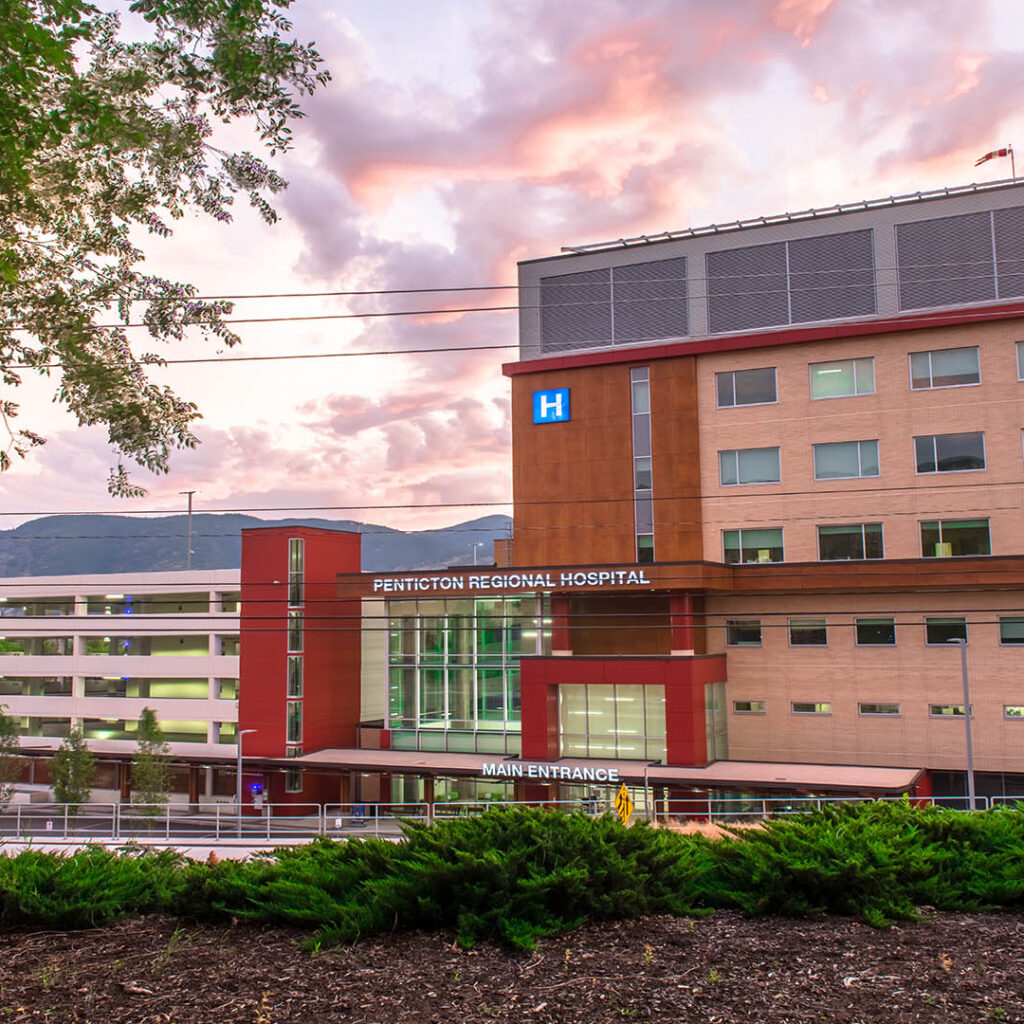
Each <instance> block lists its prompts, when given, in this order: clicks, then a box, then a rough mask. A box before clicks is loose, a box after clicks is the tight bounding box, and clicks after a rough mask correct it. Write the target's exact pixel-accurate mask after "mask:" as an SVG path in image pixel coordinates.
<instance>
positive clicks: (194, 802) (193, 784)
mask: <svg viewBox="0 0 1024 1024" xmlns="http://www.w3.org/2000/svg"><path fill="white" fill-rule="evenodd" d="M201 772H202V768H201V767H200V766H199V765H197V764H190V765H189V766H188V805H189V811H190V812H191V813H193V814H194V813H195V812H196V811H198V810H199V779H200V775H201Z"/></svg>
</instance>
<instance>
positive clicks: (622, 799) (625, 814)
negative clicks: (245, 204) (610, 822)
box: [615, 783, 633, 825]
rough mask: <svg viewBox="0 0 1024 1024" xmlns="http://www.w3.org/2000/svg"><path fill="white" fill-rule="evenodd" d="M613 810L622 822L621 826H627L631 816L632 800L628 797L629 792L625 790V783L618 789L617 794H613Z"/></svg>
mask: <svg viewBox="0 0 1024 1024" xmlns="http://www.w3.org/2000/svg"><path fill="white" fill-rule="evenodd" d="M615 810H616V812H617V813H618V815H619V818H620V819H621V820H622V824H623V825H628V824H629V819H630V818H631V817H632V816H633V798H632V797H631V796H630V795H629V790H628V789H626V784H625V783H623V784H622V785H621V786H620V787H619V791H618V793H616V794H615Z"/></svg>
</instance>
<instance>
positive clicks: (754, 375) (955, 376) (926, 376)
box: [715, 341, 1024, 409]
mask: <svg viewBox="0 0 1024 1024" xmlns="http://www.w3.org/2000/svg"><path fill="white" fill-rule="evenodd" d="M1016 348H1017V379H1018V380H1022V381H1024V341H1018V342H1017V343H1016ZM908 375H909V381H910V390H911V391H930V390H934V389H935V388H958V387H966V386H969V385H972V384H980V383H981V356H980V354H979V352H978V348H977V346H967V347H964V348H946V349H931V350H928V351H925V352H911V353H910V354H909V356H908ZM808 377H809V388H810V396H811V398H812V399H821V398H856V397H859V396H861V395H873V394H874V393H875V360H874V358H873V357H872V356H865V357H863V358H859V359H834V360H831V361H829V362H823V363H810V364H809V365H808ZM715 391H716V394H717V396H718V407H719V409H729V408H733V407H735V406H739V405H772V404H774V403H775V402H778V400H779V389H778V379H777V373H776V368H775V367H774V366H762V367H758V368H757V369H753V370H726V371H724V372H722V373H716V374H715Z"/></svg>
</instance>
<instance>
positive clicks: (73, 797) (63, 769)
mask: <svg viewBox="0 0 1024 1024" xmlns="http://www.w3.org/2000/svg"><path fill="white" fill-rule="evenodd" d="M52 770H53V795H54V798H55V799H56V801H57V803H59V804H84V803H88V802H89V794H90V793H91V792H92V779H93V775H95V773H96V759H95V758H94V757H93V756H92V751H91V750H90V749H89V744H88V743H86V741H85V736H83V735H82V730H81V729H80V728H79V727H78V726H76V727H75V728H74V729H72V730H71V732H70V733H69V735H68V738H67V739H66V740H64V742H63V743H62V744H61V745H60V747H59V748H58V750H57V753H56V754H55V755H54V757H53V769H52ZM73 813H74V812H73Z"/></svg>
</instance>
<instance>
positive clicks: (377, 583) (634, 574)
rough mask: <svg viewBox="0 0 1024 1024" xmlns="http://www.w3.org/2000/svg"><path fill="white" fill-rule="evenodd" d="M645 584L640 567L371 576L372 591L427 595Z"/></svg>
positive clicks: (376, 592) (645, 574) (636, 585)
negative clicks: (453, 592) (457, 591)
mask: <svg viewBox="0 0 1024 1024" xmlns="http://www.w3.org/2000/svg"><path fill="white" fill-rule="evenodd" d="M606 586H618V587H649V586H651V580H650V579H648V577H647V573H646V572H645V571H644V570H643V569H580V570H573V569H567V570H565V571H557V572H552V571H549V570H539V571H537V572H529V571H521V572H472V573H451V574H436V573H426V574H424V575H422V576H375V577H374V578H373V592H374V593H375V594H427V593H436V592H438V591H451V590H461V591H471V592H480V591H487V590H499V591H501V590H573V589H577V588H584V587H606Z"/></svg>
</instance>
